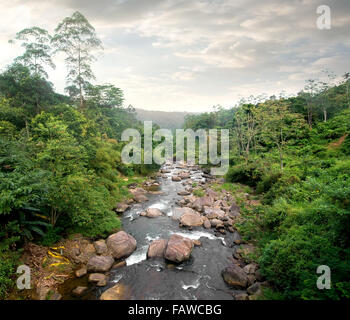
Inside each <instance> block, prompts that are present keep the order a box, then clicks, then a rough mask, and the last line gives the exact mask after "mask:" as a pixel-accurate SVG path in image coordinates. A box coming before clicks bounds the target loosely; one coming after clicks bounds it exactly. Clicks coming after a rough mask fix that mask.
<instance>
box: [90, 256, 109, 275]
mask: <svg viewBox="0 0 350 320" xmlns="http://www.w3.org/2000/svg"><path fill="white" fill-rule="evenodd" d="M113 263H114V259H113V258H112V257H110V256H93V257H91V258H90V259H89V261H88V263H87V265H86V268H87V270H88V271H89V272H106V271H108V270H109V269H110V268H111V267H112V265H113Z"/></svg>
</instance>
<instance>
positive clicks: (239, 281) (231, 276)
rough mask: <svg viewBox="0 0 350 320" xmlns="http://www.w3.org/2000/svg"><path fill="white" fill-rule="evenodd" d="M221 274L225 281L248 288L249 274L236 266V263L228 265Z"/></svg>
mask: <svg viewBox="0 0 350 320" xmlns="http://www.w3.org/2000/svg"><path fill="white" fill-rule="evenodd" d="M221 275H222V277H223V279H224V281H225V282H226V283H227V284H229V285H231V286H234V287H241V288H246V287H247V284H248V277H247V274H246V273H245V272H244V271H243V269H242V268H240V267H239V266H236V265H235V264H233V265H231V266H229V267H226V268H225V269H224V270H223V271H222V272H221Z"/></svg>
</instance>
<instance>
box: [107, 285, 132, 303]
mask: <svg viewBox="0 0 350 320" xmlns="http://www.w3.org/2000/svg"><path fill="white" fill-rule="evenodd" d="M130 297H131V290H130V288H129V287H127V286H125V285H123V284H121V283H118V284H116V285H115V286H114V287H112V288H109V289H108V290H106V291H105V292H103V293H102V295H101V297H100V300H128V299H130Z"/></svg>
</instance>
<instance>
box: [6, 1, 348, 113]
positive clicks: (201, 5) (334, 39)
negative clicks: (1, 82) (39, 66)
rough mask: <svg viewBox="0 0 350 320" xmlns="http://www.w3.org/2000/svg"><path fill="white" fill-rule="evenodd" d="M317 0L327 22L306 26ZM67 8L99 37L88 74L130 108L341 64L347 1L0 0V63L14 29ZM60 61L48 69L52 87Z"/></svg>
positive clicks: (211, 95) (180, 106) (271, 88)
mask: <svg viewBox="0 0 350 320" xmlns="http://www.w3.org/2000/svg"><path fill="white" fill-rule="evenodd" d="M321 4H326V5H329V7H330V8H331V13H332V27H331V30H319V29H318V28H317V27H316V20H317V18H318V16H319V15H318V14H317V13H316V9H317V7H318V6H319V5H321ZM76 10H78V11H80V12H81V13H83V14H84V15H85V16H86V17H87V19H88V20H89V21H90V23H91V24H92V25H93V26H94V27H95V29H96V32H97V34H98V36H99V37H100V38H101V40H102V41H103V44H104V48H105V49H104V51H103V52H102V53H100V54H98V61H97V62H96V63H95V64H94V66H93V70H94V72H95V74H96V77H97V80H96V81H97V82H98V83H105V82H108V83H112V84H115V85H116V86H118V87H120V88H121V89H123V91H124V95H125V98H126V104H132V105H133V106H134V107H137V108H144V109H148V110H163V111H189V112H198V111H207V110H211V108H212V106H213V105H216V104H221V105H222V106H224V107H227V106H232V105H234V104H235V102H237V101H238V99H239V98H240V97H245V96H249V95H251V94H252V95H258V94H262V93H266V94H267V95H272V94H278V93H280V92H281V91H283V90H284V91H286V92H287V93H296V92H298V91H299V90H300V89H301V88H302V87H303V86H304V84H305V80H306V79H308V78H310V77H315V76H316V75H317V73H318V72H319V71H321V70H322V69H325V68H328V69H331V70H333V71H334V72H336V73H337V74H339V75H341V74H344V73H345V72H346V71H350V59H349V58H350V37H349V36H350V1H349V0H264V1H262V0H201V1H198V0H99V1H96V0H50V1H47V0H31V1H29V0H28V1H26V0H22V1H16V0H1V2H0V21H1V22H0V23H1V28H0V44H1V55H0V67H1V68H4V67H5V66H6V65H8V64H9V63H11V61H12V60H13V58H15V57H16V56H17V55H18V54H20V53H21V51H20V49H19V48H18V47H16V46H15V45H10V44H8V40H9V39H11V38H13V37H14V35H15V33H16V32H17V31H19V30H21V29H23V28H26V27H31V26H39V27H42V28H45V29H47V30H48V31H50V32H53V30H54V29H55V27H56V25H57V24H58V23H59V22H60V21H61V20H62V19H63V18H64V17H66V16H69V15H71V14H72V13H73V12H74V11H76ZM62 60H63V59H62V57H59V56H58V57H56V58H55V63H56V65H57V69H56V70H55V71H53V72H52V71H50V72H49V78H50V81H52V82H53V83H54V85H55V88H56V89H57V90H58V91H59V92H63V88H64V87H65V67H64V64H63V63H62Z"/></svg>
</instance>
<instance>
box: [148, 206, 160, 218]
mask: <svg viewBox="0 0 350 320" xmlns="http://www.w3.org/2000/svg"><path fill="white" fill-rule="evenodd" d="M162 215H163V212H162V211H160V210H159V209H157V208H148V209H147V210H146V217H148V218H157V217H160V216H162Z"/></svg>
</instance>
